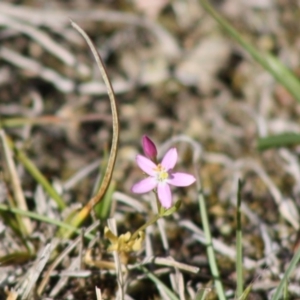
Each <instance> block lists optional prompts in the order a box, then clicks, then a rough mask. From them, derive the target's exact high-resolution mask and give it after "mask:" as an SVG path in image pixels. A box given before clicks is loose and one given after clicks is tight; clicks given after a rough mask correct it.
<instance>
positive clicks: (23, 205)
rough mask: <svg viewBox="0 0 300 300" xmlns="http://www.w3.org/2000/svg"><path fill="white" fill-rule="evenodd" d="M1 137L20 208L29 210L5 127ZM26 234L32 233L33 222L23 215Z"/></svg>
mask: <svg viewBox="0 0 300 300" xmlns="http://www.w3.org/2000/svg"><path fill="white" fill-rule="evenodd" d="M0 138H1V140H2V144H3V149H4V155H5V158H6V162H7V167H8V172H9V175H10V180H11V183H12V189H13V193H14V197H15V200H16V202H17V206H18V208H20V209H22V210H25V211H28V207H27V203H26V201H25V197H24V193H23V190H22V186H21V182H20V179H19V176H18V173H17V170H16V166H15V163H14V160H13V155H12V153H11V150H10V148H9V146H8V145H7V141H6V136H5V132H4V130H3V129H1V130H0ZM21 220H22V222H23V225H24V229H25V232H26V234H30V233H31V232H32V224H31V221H30V219H29V218H27V217H22V218H21Z"/></svg>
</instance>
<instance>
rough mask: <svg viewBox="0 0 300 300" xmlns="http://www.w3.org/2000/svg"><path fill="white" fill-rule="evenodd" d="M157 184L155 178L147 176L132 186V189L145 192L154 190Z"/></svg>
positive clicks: (137, 192)
mask: <svg viewBox="0 0 300 300" xmlns="http://www.w3.org/2000/svg"><path fill="white" fill-rule="evenodd" d="M156 185H157V182H156V180H155V178H153V177H147V178H145V179H143V180H141V181H139V182H137V183H136V184H134V185H133V186H132V188H131V191H132V192H133V193H136V194H144V193H148V192H150V191H151V190H153V189H154V188H155V187H156Z"/></svg>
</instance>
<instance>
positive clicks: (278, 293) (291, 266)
mask: <svg viewBox="0 0 300 300" xmlns="http://www.w3.org/2000/svg"><path fill="white" fill-rule="evenodd" d="M299 260H300V247H299V248H298V250H297V252H296V254H295V255H294V257H293V258H292V260H291V262H290V264H289V266H288V268H287V270H286V271H285V273H284V275H283V277H282V279H281V281H280V283H279V285H278V287H277V289H276V290H275V293H274V295H273V297H272V300H279V299H281V295H282V289H283V287H284V285H285V284H286V282H288V278H289V277H290V275H291V274H292V272H293V271H294V270H295V268H296V267H297V264H298V263H299Z"/></svg>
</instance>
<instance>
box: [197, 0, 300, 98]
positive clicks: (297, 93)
mask: <svg viewBox="0 0 300 300" xmlns="http://www.w3.org/2000/svg"><path fill="white" fill-rule="evenodd" d="M200 2H201V4H202V6H203V7H204V8H205V9H206V11H207V12H208V13H209V14H210V15H211V16H212V17H213V18H214V19H215V20H216V21H217V22H218V23H219V25H221V27H222V28H223V29H224V30H225V31H226V32H227V33H228V34H229V35H230V36H231V37H233V38H234V39H235V40H236V41H237V42H238V43H239V44H240V45H241V46H242V47H243V48H244V49H245V50H246V51H247V52H248V53H249V54H250V55H251V56H252V58H253V59H255V60H256V61H257V62H258V63H259V64H260V65H261V66H262V67H263V68H265V69H266V70H267V71H268V72H269V73H270V74H272V75H273V77H274V78H275V79H276V80H277V81H278V82H280V83H281V84H282V85H283V86H284V87H285V88H286V89H287V90H288V91H289V92H290V93H291V94H292V95H293V96H294V97H295V99H297V101H299V102H300V82H299V80H298V79H297V77H296V76H295V75H294V74H293V73H292V72H291V71H290V70H289V69H287V68H286V67H285V66H284V65H283V64H282V63H281V62H280V61H279V60H278V59H277V58H275V57H274V56H272V55H271V54H267V53H262V54H261V53H260V52H259V51H257V50H256V49H255V47H253V46H252V45H251V44H250V43H248V42H247V41H246V40H245V39H244V38H243V37H242V35H241V34H239V33H238V32H237V31H236V30H235V29H234V28H233V27H232V26H231V25H230V24H229V23H228V22H227V21H226V20H225V19H224V18H223V17H221V15H219V14H218V13H217V12H216V11H215V10H214V9H213V7H212V6H211V5H210V4H209V3H208V1H206V0H200Z"/></svg>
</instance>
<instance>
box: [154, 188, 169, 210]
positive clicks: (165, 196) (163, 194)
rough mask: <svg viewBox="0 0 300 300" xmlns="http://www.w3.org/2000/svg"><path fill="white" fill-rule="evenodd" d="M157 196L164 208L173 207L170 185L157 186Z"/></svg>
mask: <svg viewBox="0 0 300 300" xmlns="http://www.w3.org/2000/svg"><path fill="white" fill-rule="evenodd" d="M157 195H158V199H159V201H160V203H161V205H162V206H163V207H164V208H170V207H171V205H172V193H171V189H170V187H169V185H168V184H166V183H163V184H158V185H157Z"/></svg>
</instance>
